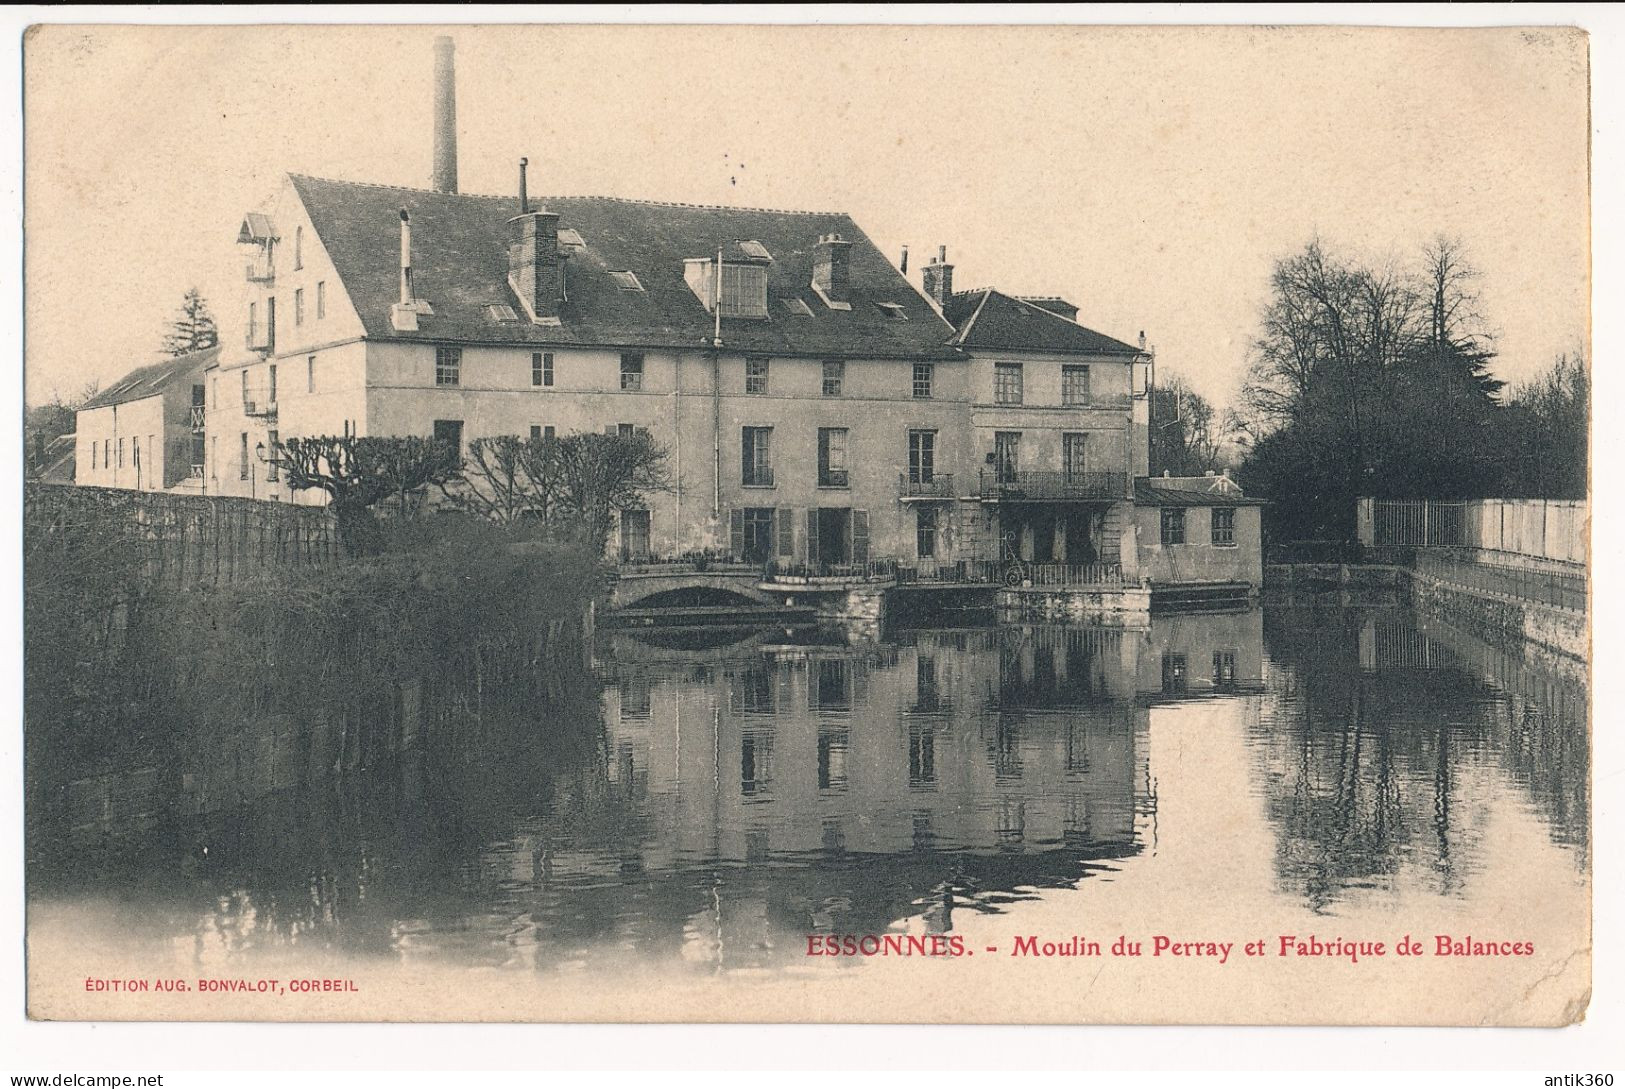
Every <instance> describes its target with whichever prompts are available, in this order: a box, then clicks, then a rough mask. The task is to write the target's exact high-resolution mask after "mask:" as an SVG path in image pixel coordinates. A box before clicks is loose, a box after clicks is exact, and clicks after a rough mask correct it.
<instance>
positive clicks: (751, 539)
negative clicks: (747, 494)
mask: <svg viewBox="0 0 1625 1089" xmlns="http://www.w3.org/2000/svg"><path fill="white" fill-rule="evenodd" d="M741 523H742V528H743V530H744V540H743V551H742V552H741V553H740V558H741V559H743V560H744V561H745V562H746V563H765V562H767V560H769V559H770V558H771V557H772V555H773V508H772V507H746V508H745V509H744V512H743V514H742V515H741Z"/></svg>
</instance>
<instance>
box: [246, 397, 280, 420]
mask: <svg viewBox="0 0 1625 1089" xmlns="http://www.w3.org/2000/svg"><path fill="white" fill-rule="evenodd" d="M243 415H244V416H264V417H267V418H270V419H275V418H276V402H275V401H265V400H259V399H255V398H252V397H244V398H243Z"/></svg>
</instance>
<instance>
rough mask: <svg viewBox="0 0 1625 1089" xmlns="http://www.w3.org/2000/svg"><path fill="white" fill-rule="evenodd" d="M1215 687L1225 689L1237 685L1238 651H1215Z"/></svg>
mask: <svg viewBox="0 0 1625 1089" xmlns="http://www.w3.org/2000/svg"><path fill="white" fill-rule="evenodd" d="M1213 687H1214V688H1217V689H1220V690H1223V689H1228V688H1234V687H1236V652H1235V651H1233V650H1216V651H1214V652H1213Z"/></svg>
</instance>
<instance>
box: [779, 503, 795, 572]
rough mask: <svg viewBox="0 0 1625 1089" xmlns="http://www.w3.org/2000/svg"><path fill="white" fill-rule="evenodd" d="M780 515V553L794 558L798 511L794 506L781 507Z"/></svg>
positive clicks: (782, 555) (784, 556) (788, 557)
mask: <svg viewBox="0 0 1625 1089" xmlns="http://www.w3.org/2000/svg"><path fill="white" fill-rule="evenodd" d="M777 517H778V522H779V525H778V529H779V555H780V556H781V557H783V558H784V559H787V560H788V559H793V558H794V557H795V554H796V526H795V522H796V512H795V508H794V507H780V508H779V513H778V515H777Z"/></svg>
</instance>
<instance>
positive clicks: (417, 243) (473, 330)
mask: <svg viewBox="0 0 1625 1089" xmlns="http://www.w3.org/2000/svg"><path fill="white" fill-rule="evenodd" d="M292 181H293V185H294V188H295V190H296V191H297V193H298V195H299V198H300V200H301V201H303V202H304V206H305V209H306V212H307V214H308V215H309V216H310V219H311V222H312V224H313V226H314V227H315V230H316V233H317V235H319V236H320V238H321V240H322V244H323V245H324V246H325V247H326V250H327V253H328V255H329V256H330V257H331V259H332V261H333V263H334V265H335V267H336V269H337V271H338V275H339V277H340V278H341V279H342V280H343V282H344V286H345V289H346V290H347V291H348V293H349V296H350V299H351V301H352V303H353V304H354V305H355V307H356V310H357V312H358V313H359V315H360V317H361V321H362V324H363V325H364V326H365V328H366V333H367V336H368V337H371V338H376V339H384V340H418V341H425V342H430V343H436V342H446V341H452V342H465V343H482V344H509V343H511V344H535V345H538V346H542V345H573V344H579V345H596V346H605V347H632V348H636V347H651V348H657V347H658V348H670V347H677V348H694V347H698V346H700V345H701V344H703V343H706V342H707V341H708V338H709V337H710V336H711V335H712V322H713V318H712V316H711V314H710V313H708V312H707V311H706V309H705V306H704V305H703V304H702V303H701V302H700V300H699V299H698V298H697V297H695V295H694V293H693V292H692V291H690V290H689V287H688V284H687V283H686V282H685V280H684V277H683V273H684V265H683V262H684V261H685V259H690V258H705V257H714V256H715V255H716V252H717V248H718V247H719V246H724V247H728V248H729V251H730V252H732V251H733V245H734V243H735V242H737V241H740V240H752V241H758V242H760V243H761V244H762V245H763V246H765V247H766V248H767V250H768V252H769V253H770V254H772V258H773V260H772V263H771V265H769V267H768V289H767V290H768V315H769V316H768V319H767V320H759V319H758V320H748V319H736V318H724V319H723V322H722V340H723V344H724V346H725V347H726V348H727V349H728V350H730V351H736V352H737V351H746V352H763V353H766V354H779V355H813V356H835V357H853V356H856V357H865V356H867V357H877V358H898V357H904V358H906V357H915V358H933V359H943V358H954V357H956V356H958V355H959V354H960V353H959V352H958V351H957V350H955V349H953V348H951V347H948V346H947V341H948V339H949V337H951V336H952V335H953V329H952V328H951V327H950V326H948V324H947V323H946V322H944V321H943V319H942V318H941V316H939V315H938V314H937V312H936V311H935V310H934V309H933V308H932V306H931V305H930V303H928V302H926V300H925V299H924V298H923V297H922V296H921V295H920V294H919V292H917V291H915V290H914V289H913V288H912V287H911V286H910V285H909V283H908V281H907V280H906V279H904V278H903V276H902V274H901V273H899V272H898V271H897V270H896V268H894V267H893V266H892V264H891V262H890V261H888V260H887V259H886V258H885V256H884V255H882V254H881V252H880V251H879V250H878V249H876V248H875V246H874V244H873V243H872V242H870V241H869V239H868V237H867V236H866V235H865V234H864V233H863V231H862V230H861V229H860V228H859V227H858V225H857V224H856V223H855V222H853V221H852V219H851V217H850V216H847V215H844V214H841V213H835V212H779V211H766V210H761V209H751V208H726V207H707V206H699V205H686V204H661V203H655V202H649V201H634V200H622V199H619V198H613V197H542V198H537V199H534V200H533V202H532V208H533V209H542V208H545V209H546V210H547V211H550V212H557V213H558V214H559V230H560V231H564V230H574V231H577V232H579V233H580V235H581V237H582V239H583V240H584V241H585V243H586V245H585V247H584V248H582V249H574V248H573V247H572V248H571V249H570V250H569V251H568V252H570V253H571V254H572V256H571V257H570V258H569V260H568V262H567V264H566V273H565V276H566V283H567V292H568V295H569V298H568V300H567V301H566V302H565V303H564V305H563V306H562V307H561V313H560V318H561V322H560V324H559V325H558V326H546V325H535V324H533V323H531V322H529V321H526V320H524V318H523V310H522V309H520V310H519V312H520V314H521V320H519V321H518V322H506V323H504V322H497V321H494V320H492V318H491V316H490V311H489V310H488V309H487V308H488V306H489V305H490V304H492V303H505V304H508V305H510V306H514V307H515V308H516V309H519V308H518V303H517V300H516V299H515V298H514V296H513V292H512V291H511V290H510V289H509V287H508V242H509V227H508V221H509V220H510V219H511V218H513V217H514V216H515V215H517V214H518V212H519V207H518V200H517V198H515V197H511V196H500V197H498V196H477V195H473V194H466V193H439V192H434V191H432V190H425V189H407V188H398V187H393V186H381V185H367V184H360V183H355V182H342V181H332V180H328V179H323V178H313V177H308V176H305V175H293V176H292ZM402 208H404V209H406V210H407V212H408V213H409V214H410V215H411V217H412V250H413V252H412V283H413V288H414V293H415V294H416V295H417V296H418V297H419V298H421V299H425V300H427V301H428V303H429V305H430V306H431V307H432V308H433V310H434V313H433V314H432V315H431V316H426V317H423V318H420V324H419V330H418V331H417V332H398V331H396V330H395V328H394V327H393V325H392V324H391V322H390V307H391V306H392V305H393V304H394V303H395V302H396V301H397V299H398V297H399V276H400V273H399V266H400V217H399V211H400V209H402ZM830 233H838V234H839V235H840V236H841V237H842V238H844V239H846V240H847V241H849V242H851V243H853V245H852V248H851V251H850V254H851V282H852V293H851V303H852V309H851V310H849V311H837V310H831V309H830V308H829V307H827V306H826V305H825V304H824V302H823V301H822V300H821V299H820V298H819V297H818V296H817V294H816V293H815V292H813V290H812V289H811V287H810V286H809V285H810V283H811V280H812V270H813V247H814V245H815V244H816V242H817V241H818V237H819V236H820V235H824V234H830ZM618 271H629V272H632V273H635V274H636V275H637V278H638V280H639V281H640V282H641V283H642V284H643V287H644V290H643V291H642V292H637V291H626V290H623V289H621V288H620V287H619V286H618V285H617V284H616V282H615V281H614V279H613V278H611V276H610V273H612V272H618ZM792 298H794V299H800V300H801V301H802V302H804V303H805V304H806V305H807V307H808V308H810V309H811V311H812V316H810V317H808V316H804V315H798V314H796V313H794V312H792V310H791V309H790V307H788V306H786V305H785V300H787V299H792ZM883 302H885V303H896V304H898V305H899V306H901V307H902V310H903V313H904V314H905V315H906V320H899V319H897V318H894V317H890V316H888V314H887V313H886V312H885V311H884V310H882V309H881V308H880V307H879V306H878V305H877V304H878V303H883Z"/></svg>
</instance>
